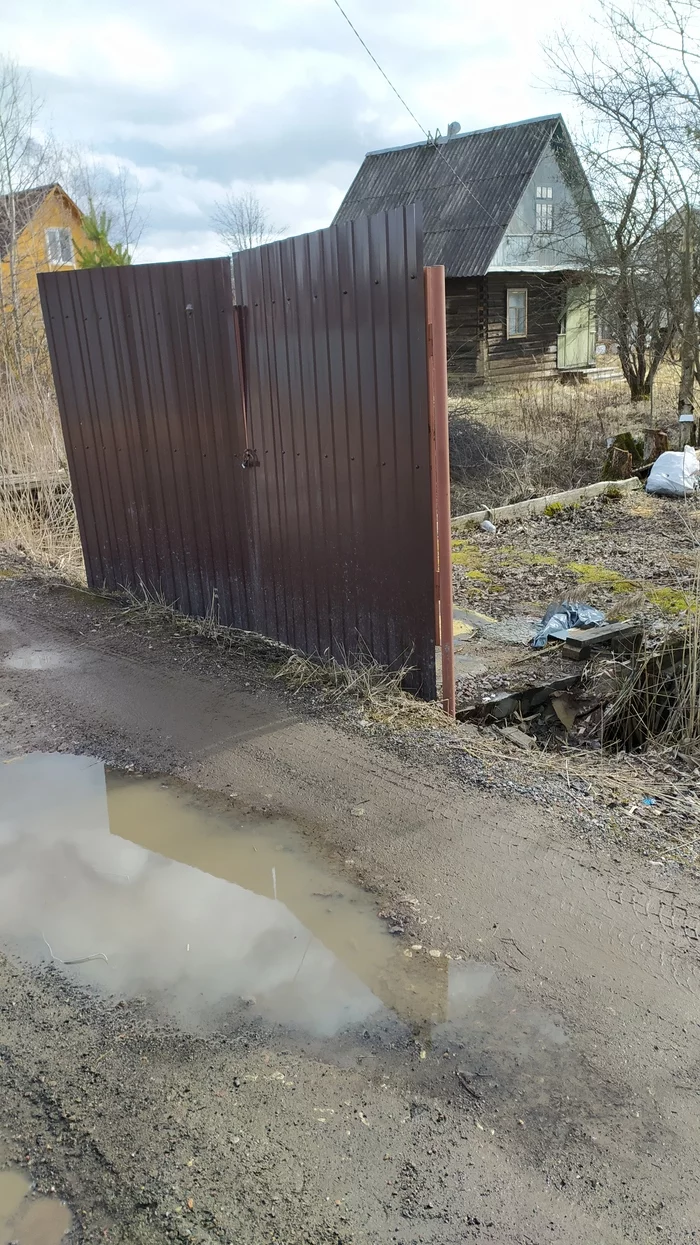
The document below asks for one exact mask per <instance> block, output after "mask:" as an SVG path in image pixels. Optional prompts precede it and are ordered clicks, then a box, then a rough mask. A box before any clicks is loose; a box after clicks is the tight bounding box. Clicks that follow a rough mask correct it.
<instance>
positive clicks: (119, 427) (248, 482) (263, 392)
mask: <svg viewBox="0 0 700 1245" xmlns="http://www.w3.org/2000/svg"><path fill="white" fill-rule="evenodd" d="M234 270H235V285H236V291H237V302H238V304H239V306H238V307H236V308H234V305H233V296H232V288H231V269H230V263H229V260H227V259H218V260H195V261H191V262H188V263H175V264H146V265H138V266H133V267H127V268H108V269H92V270H85V271H80V272H61V273H45V274H41V275H40V277H39V286H40V292H41V299H42V307H43V312H44V321H45V324H46V330H47V336H48V339H49V349H50V352H51V360H52V366H53V371H54V379H55V382H56V390H57V394H58V401H59V408H60V411H61V418H62V422H63V428H64V434H65V439H66V449H67V455H68V462H69V467H70V472H71V479H72V482H73V488H74V494H75V498H76V504H77V509H78V520H79V524H80V531H81V537H82V541H83V549H84V553H85V561H86V566H87V574H88V582H89V583H90V584H91V586H93V587H102V586H103V585H105V586H107V587H108V588H113V589H115V588H119V587H122V586H131V587H133V588H136V589H139V587H141V586H143V587H144V588H146V589H149V590H156V591H158V592H161V593H162V594H163V596H164V597H165V598H166V600H167V601H168V602H169V603H172V604H176V605H177V606H178V608H180V609H181V610H183V611H185V612H187V613H191V614H195V615H199V616H202V615H204V614H205V613H207V611H208V610H210V609H211V607H212V603H213V602H216V603H218V613H219V617H220V618H221V621H222V622H225V623H228V624H230V625H232V626H235V627H242V628H245V629H248V630H253V631H259V632H261V633H263V634H265V635H268V636H271V637H273V638H275V639H278V640H281V641H283V642H285V643H288V644H290V645H292V646H294V647H296V648H299V649H301V650H303V651H304V652H307V653H311V654H323V653H332V654H333V655H335V656H336V657H338V658H339V659H343V657H344V656H345V655H346V654H351V653H354V652H357V651H358V650H366V651H368V652H369V653H370V654H371V655H372V656H373V657H374V658H376V660H377V661H379V662H382V663H384V664H387V665H394V666H395V665H399V664H401V663H402V662H404V661H408V662H410V663H411V664H412V665H413V667H414V670H413V672H412V674H411V676H410V677H409V679H408V683H409V685H410V686H412V687H414V688H415V689H416V690H419V691H420V692H421V694H422V695H424V696H428V697H433V696H434V695H435V651H434V644H435V624H434V607H433V575H434V566H433V545H432V524H433V516H432V511H431V486H430V458H429V430H428V384H427V370H426V345H425V300H424V288H423V268H422V239H421V231H420V223H419V221H418V219H417V210H416V209H415V208H408V209H399V210H397V211H394V212H389V213H383V214H381V215H380V216H377V217H372V218H365V219H361V220H357V221H352V222H348V223H346V224H342V225H337V226H334V227H332V228H330V229H326V230H323V231H321V232H319V233H315V234H310V235H306V236H302V237H299V238H291V239H289V240H285V241H283V242H277V243H273V244H272V245H271V246H266V247H260V248H258V249H256V250H254V251H249V252H245V253H243V254H241V255H239V256H236V257H235V261H234ZM236 319H237V321H238V324H236ZM253 451H254V453H253ZM244 462H248V463H250V464H251V465H249V466H247V467H246V469H245V470H244V469H243V463H244ZM252 464H255V465H252Z"/></svg>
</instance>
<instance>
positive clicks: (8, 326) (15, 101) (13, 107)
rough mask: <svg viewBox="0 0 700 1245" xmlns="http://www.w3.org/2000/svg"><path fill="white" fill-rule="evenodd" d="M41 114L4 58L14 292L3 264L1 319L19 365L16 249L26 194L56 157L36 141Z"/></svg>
mask: <svg viewBox="0 0 700 1245" xmlns="http://www.w3.org/2000/svg"><path fill="white" fill-rule="evenodd" d="M40 111H41V102H40V101H39V100H37V99H36V97H35V96H34V94H33V91H32V84H31V79H30V77H29V75H28V74H27V73H26V72H24V71H23V70H21V69H20V68H19V66H18V65H17V64H16V63H15V62H14V61H12V60H9V59H7V58H4V57H3V58H0V252H2V253H1V254H0V261H3V260H4V261H6V263H7V268H8V271H9V280H7V281H6V282H5V285H6V286H9V288H5V289H3V288H2V285H3V281H2V267H1V266H0V320H1V329H2V336H3V348H4V349H3V353H4V356H5V361H7V358H8V352H9V353H10V354H12V355H13V356H14V362H15V366H17V367H20V366H21V362H22V356H23V349H22V336H23V321H24V318H25V317H24V311H25V309H24V307H23V304H22V282H21V273H20V264H19V256H18V248H17V242H18V238H19V235H20V233H21V232H22V230H23V229H24V227H25V225H26V224H27V219H26V211H27V206H26V200H25V198H24V196H23V193H22V192H24V191H26V190H30V189H31V188H32V187H33V186H36V185H38V184H39V183H41V182H42V181H44V180H45V178H46V177H47V175H48V171H49V169H50V166H51V160H52V156H53V152H52V149H51V145H50V143H47V142H40V141H38V139H37V137H36V123H37V118H38V116H39V113H40ZM5 308H7V309H8V311H5Z"/></svg>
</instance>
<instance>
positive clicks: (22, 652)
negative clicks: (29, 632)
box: [3, 646, 74, 670]
mask: <svg viewBox="0 0 700 1245" xmlns="http://www.w3.org/2000/svg"><path fill="white" fill-rule="evenodd" d="M73 660H74V659H73V658H72V657H71V656H70V655H68V654H66V653H62V652H59V650H58V649H49V648H32V647H30V646H27V647H26V648H18V649H16V650H15V652H14V653H10V656H9V657H6V658H5V661H4V662H3V665H4V666H7V668H8V670H56V669H58V668H60V667H61V666H68V665H71V664H73Z"/></svg>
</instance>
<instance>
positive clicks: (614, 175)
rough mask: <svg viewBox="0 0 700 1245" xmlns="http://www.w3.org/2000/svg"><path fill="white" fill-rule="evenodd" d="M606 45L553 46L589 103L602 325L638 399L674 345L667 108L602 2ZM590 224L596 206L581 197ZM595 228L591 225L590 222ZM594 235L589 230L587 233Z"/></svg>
mask: <svg viewBox="0 0 700 1245" xmlns="http://www.w3.org/2000/svg"><path fill="white" fill-rule="evenodd" d="M601 17H602V21H601V22H599V24H598V29H599V30H600V29H601V26H602V27H603V34H604V36H605V35H607V36H608V38H607V41H606V42H605V43H604V45H603V46H601V45H600V44H593V45H582V44H581V42H580V41H579V40H574V39H572V38H571V37H569V36H568V35H566V34H562V35H560V36H559V38H558V39H557V40H556V41H555V42H554V43H553V44H551V45H550V46H549V47H548V48H547V49H546V52H547V56H548V59H549V62H550V65H551V66H552V68H553V69H554V71H555V77H556V82H557V85H558V86H559V88H560V89H562V90H563V91H565V92H566V93H567V94H569V95H571V96H572V97H573V98H574V99H576V100H577V102H578V103H579V104H580V105H581V106H582V109H583V114H584V122H583V126H582V129H581V134H580V135H579V143H578V149H579V151H580V154H581V157H582V160H583V163H584V166H585V168H586V172H587V175H588V177H589V179H590V182H591V185H592V188H593V193H594V197H595V203H596V208H595V210H596V212H597V211H598V209H599V210H600V212H601V213H602V217H603V220H604V223H605V227H606V228H605V231H604V234H600V233H599V235H598V236H599V239H602V244H600V243H599V245H598V246H597V248H596V254H595V255H594V256H593V257H592V261H593V262H592V265H591V267H592V271H591V274H590V276H591V279H592V280H593V279H595V280H596V283H597V286H598V294H599V298H598V302H599V308H600V312H601V317H602V319H603V320H604V321H605V322H606V324H607V325H608V326H609V328H610V331H611V334H612V336H613V337H614V338H615V340H616V341H617V344H618V349H619V353H620V365H621V367H622V371H623V373H624V376H625V379H626V381H627V383H628V385H629V389H630V396H631V398H632V400H633V401H639V400H641V399H644V398H648V397H649V395H650V392H651V387H652V385H653V382H654V377H655V375H656V372H657V370H658V367H659V365H660V364H661V362H662V360H663V358H664V356H665V355H666V352H667V350H668V348H669V344H670V341H671V337H672V334H673V328H674V315H673V313H672V311H671V310H670V308H669V286H670V281H669V279H668V277H669V274H668V272H667V270H666V269H664V271H663V272H660V271H659V267H658V265H659V261H660V260H661V258H662V257H663V248H662V247H661V246H660V245H658V244H657V242H656V239H657V234H658V230H659V229H660V227H661V226H662V225H663V223H664V221H665V220H666V218H667V215H668V213H669V212H670V211H671V210H672V202H671V200H670V199H669V195H668V190H667V186H668V178H669V172H670V162H669V159H668V157H667V156H666V153H665V152H664V150H663V148H662V147H661V146H660V144H659V142H658V133H657V131H658V124H659V119H660V117H661V115H662V114H663V113H664V112H665V111H667V110H668V108H669V97H670V92H669V88H668V84H667V83H666V82H665V80H664V79H663V76H662V75H659V74H654V73H650V72H649V69H648V67H647V66H645V65H644V64H640V63H639V62H638V61H634V62H632V63H628V64H626V65H624V66H623V64H622V63H621V60H620V56H619V47H618V46H617V43H616V21H615V19H614V17H613V15H611V13H610V11H609V10H608V9H607V8H606V6H605V4H601ZM578 205H579V208H580V210H581V212H582V215H583V217H584V224H587V222H586V212H587V211H588V214H589V215H590V214H591V211H592V206H591V205H590V204H588V205H587V203H586V200H585V198H584V197H582V196H579V200H578ZM591 224H594V221H592V222H591ZM588 228H589V231H590V226H589V227H588Z"/></svg>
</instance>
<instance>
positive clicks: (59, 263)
mask: <svg viewBox="0 0 700 1245" xmlns="http://www.w3.org/2000/svg"><path fill="white" fill-rule="evenodd" d="M66 234H67V235H68V237H67V241H68V250H69V251H70V259H64V258H63V244H64V243H65V241H66ZM54 235H57V238H56V240H57V242H58V247H57V248H56V247H54V246H53V238H54ZM45 236H46V260H47V263H49V264H51V267H52V268H68V267H75V250H74V248H73V235H72V234H71V231H70V229H69V228H68V227H67V226H66V225H54V226H51V228H50V229H47V230H46V231H45ZM56 250H58V258H57V259H56V258H54V256H55V254H56Z"/></svg>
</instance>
